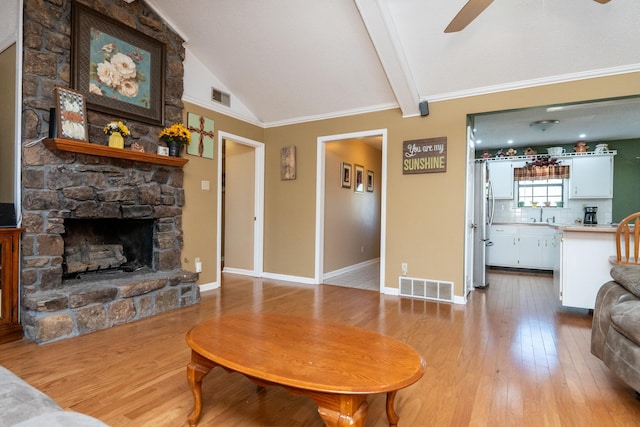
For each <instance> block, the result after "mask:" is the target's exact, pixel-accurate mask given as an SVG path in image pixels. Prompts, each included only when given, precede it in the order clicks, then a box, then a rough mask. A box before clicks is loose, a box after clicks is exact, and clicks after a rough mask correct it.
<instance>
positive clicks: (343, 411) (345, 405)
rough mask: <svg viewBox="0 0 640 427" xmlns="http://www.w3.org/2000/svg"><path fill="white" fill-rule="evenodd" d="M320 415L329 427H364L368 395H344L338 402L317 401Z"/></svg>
mask: <svg viewBox="0 0 640 427" xmlns="http://www.w3.org/2000/svg"><path fill="white" fill-rule="evenodd" d="M314 400H316V403H318V413H319V414H320V417H321V418H322V420H323V421H324V423H325V424H326V425H327V427H363V426H364V420H365V418H366V417H367V410H368V409H369V405H368V403H367V396H366V395H352V396H348V395H342V396H341V397H340V398H339V401H338V402H335V401H334V402H327V401H324V402H322V401H320V400H317V399H314Z"/></svg>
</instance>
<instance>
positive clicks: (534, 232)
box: [487, 224, 555, 270]
mask: <svg viewBox="0 0 640 427" xmlns="http://www.w3.org/2000/svg"><path fill="white" fill-rule="evenodd" d="M554 234H555V231H554V230H553V229H551V228H550V227H548V226H546V225H525V224H523V225H520V226H518V225H493V226H491V228H490V231H489V240H490V241H491V242H492V245H491V246H489V247H488V248H487V265H490V266H495V267H513V268H529V269H537V270H552V269H553V265H554V262H555V256H554V251H555V245H554Z"/></svg>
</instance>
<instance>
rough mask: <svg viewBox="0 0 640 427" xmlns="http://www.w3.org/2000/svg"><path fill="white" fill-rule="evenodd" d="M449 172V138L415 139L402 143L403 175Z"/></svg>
mask: <svg viewBox="0 0 640 427" xmlns="http://www.w3.org/2000/svg"><path fill="white" fill-rule="evenodd" d="M446 171H447V137H446V136H443V137H439V138H426V139H414V140H413V141H404V142H403V143H402V173H403V174H405V175H406V174H414V173H434V172H446Z"/></svg>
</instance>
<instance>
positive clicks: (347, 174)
mask: <svg viewBox="0 0 640 427" xmlns="http://www.w3.org/2000/svg"><path fill="white" fill-rule="evenodd" d="M340 181H341V183H342V184H341V185H342V188H351V163H347V162H342V163H340Z"/></svg>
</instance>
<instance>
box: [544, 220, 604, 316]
mask: <svg viewBox="0 0 640 427" xmlns="http://www.w3.org/2000/svg"><path fill="white" fill-rule="evenodd" d="M576 229H577V227H571V228H568V229H565V230H564V231H563V234H562V240H561V244H560V260H559V261H560V265H559V268H558V269H554V273H553V275H554V277H553V278H554V286H555V288H556V291H557V292H558V294H559V298H560V300H561V301H562V305H563V306H567V307H576V308H586V309H591V310H592V309H593V308H594V307H595V302H596V295H597V294H598V290H599V289H600V287H601V286H602V285H604V284H605V283H606V282H608V281H609V280H611V275H610V274H609V272H610V270H611V264H610V263H609V257H610V256H612V255H613V254H615V253H616V247H615V233H614V232H613V231H612V230H615V229H614V228H612V229H611V230H607V231H609V232H597V228H594V229H593V230H595V231H593V230H592V231H579V229H578V231H573V230H576Z"/></svg>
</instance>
